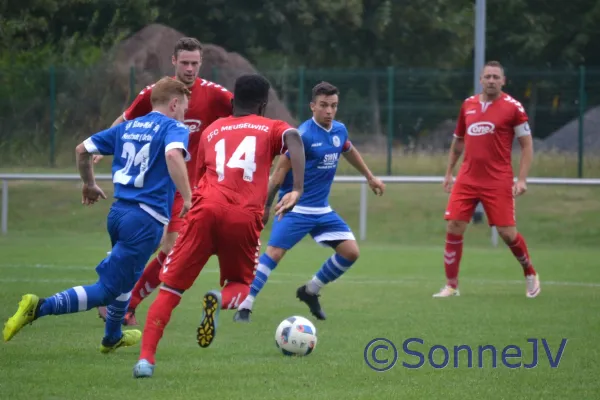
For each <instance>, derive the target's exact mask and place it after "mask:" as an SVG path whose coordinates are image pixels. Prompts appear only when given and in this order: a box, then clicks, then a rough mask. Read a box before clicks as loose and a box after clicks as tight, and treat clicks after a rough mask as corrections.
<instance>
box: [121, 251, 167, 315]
mask: <svg viewBox="0 0 600 400" xmlns="http://www.w3.org/2000/svg"><path fill="white" fill-rule="evenodd" d="M166 258H167V255H166V254H165V253H163V252H162V251H161V252H159V253H158V255H157V256H156V258H155V259H154V260H152V261H151V262H150V263H149V264H148V265H146V268H144V272H143V273H142V276H141V277H140V279H139V280H138V281H137V282H136V284H135V286H134V288H133V291H132V292H131V300H130V301H129V307H128V309H129V310H135V309H136V308H137V306H138V305H139V304H140V303H141V302H142V300H144V299H145V298H146V297H148V296H150V293H152V292H153V291H154V289H156V288H157V287H158V285H160V279H159V277H158V276H159V274H160V269H161V268H162V265H163V262H164V261H165V259H166Z"/></svg>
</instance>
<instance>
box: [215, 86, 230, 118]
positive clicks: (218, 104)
mask: <svg viewBox="0 0 600 400" xmlns="http://www.w3.org/2000/svg"><path fill="white" fill-rule="evenodd" d="M215 89H216V90H215V91H214V92H213V93H214V94H213V102H212V103H213V104H214V112H215V117H217V118H225V117H229V116H230V115H231V114H232V113H233V106H232V104H231V100H232V99H233V94H232V93H231V92H230V91H229V90H227V89H225V88H224V87H215Z"/></svg>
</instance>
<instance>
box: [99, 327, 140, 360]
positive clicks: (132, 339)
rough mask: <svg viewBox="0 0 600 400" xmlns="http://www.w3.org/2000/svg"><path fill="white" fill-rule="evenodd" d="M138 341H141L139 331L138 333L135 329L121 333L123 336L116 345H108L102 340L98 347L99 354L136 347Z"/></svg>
mask: <svg viewBox="0 0 600 400" xmlns="http://www.w3.org/2000/svg"><path fill="white" fill-rule="evenodd" d="M140 340H142V332H141V331H138V330H137V329H132V330H129V331H123V336H121V339H119V341H118V342H117V343H114V344H109V343H106V342H105V340H104V339H103V340H102V344H101V345H100V352H101V353H104V354H108V353H111V352H113V351H115V350H116V349H118V348H119V347H130V346H133V345H136V344H138V343H139V341H140Z"/></svg>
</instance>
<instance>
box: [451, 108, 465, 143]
mask: <svg viewBox="0 0 600 400" xmlns="http://www.w3.org/2000/svg"><path fill="white" fill-rule="evenodd" d="M466 129H467V127H466V122H465V103H463V104H462V106H461V107H460V111H459V113H458V121H456V128H455V129H454V136H456V137H459V138H462V137H465V130H466Z"/></svg>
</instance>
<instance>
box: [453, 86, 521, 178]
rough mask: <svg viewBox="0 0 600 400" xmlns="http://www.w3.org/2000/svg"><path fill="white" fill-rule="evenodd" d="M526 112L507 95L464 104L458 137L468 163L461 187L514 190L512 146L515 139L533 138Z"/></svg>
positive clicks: (461, 175)
mask: <svg viewBox="0 0 600 400" xmlns="http://www.w3.org/2000/svg"><path fill="white" fill-rule="evenodd" d="M528 120H529V119H528V117H527V113H526V112H525V109H524V108H523V106H522V105H521V103H519V102H518V101H517V100H515V99H513V98H512V97H511V96H509V95H507V94H506V93H501V94H500V96H499V97H498V98H497V99H496V100H494V101H491V102H482V101H480V97H479V95H476V96H471V97H469V98H468V99H466V100H465V101H464V102H463V105H462V107H461V109H460V114H459V116H458V122H457V124H456V130H455V131H454V135H455V136H457V137H460V138H464V140H465V154H464V160H463V163H462V165H461V167H460V171H459V173H458V176H457V178H456V181H457V183H458V182H460V183H463V184H467V185H475V186H480V187H481V186H483V187H498V186H506V185H508V186H512V184H513V179H514V175H513V170H512V164H511V153H512V146H513V141H514V138H515V136H517V137H520V136H526V135H530V134H531V132H530V129H529V123H528Z"/></svg>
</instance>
